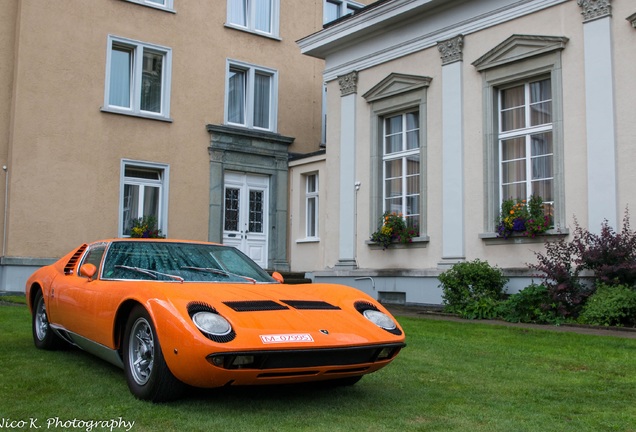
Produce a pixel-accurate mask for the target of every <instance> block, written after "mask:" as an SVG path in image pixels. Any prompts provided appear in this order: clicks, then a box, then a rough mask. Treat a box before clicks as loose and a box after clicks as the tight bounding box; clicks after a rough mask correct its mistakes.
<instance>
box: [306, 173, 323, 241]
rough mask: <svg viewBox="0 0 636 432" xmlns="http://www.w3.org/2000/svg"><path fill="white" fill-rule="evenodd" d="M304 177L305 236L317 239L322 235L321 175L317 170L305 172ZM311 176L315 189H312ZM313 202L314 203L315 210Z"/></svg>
mask: <svg viewBox="0 0 636 432" xmlns="http://www.w3.org/2000/svg"><path fill="white" fill-rule="evenodd" d="M303 177H304V180H305V238H307V239H311V240H316V239H318V238H319V237H320V234H319V230H318V228H319V220H320V219H319V215H320V212H319V209H320V183H319V180H320V177H319V176H318V173H317V172H314V173H308V174H305V175H304V176H303ZM310 178H313V184H314V185H315V189H314V190H310V185H311V183H312V182H311V181H310ZM311 202H313V203H314V204H313V211H312V206H311V204H310V203H311ZM312 222H313V223H312Z"/></svg>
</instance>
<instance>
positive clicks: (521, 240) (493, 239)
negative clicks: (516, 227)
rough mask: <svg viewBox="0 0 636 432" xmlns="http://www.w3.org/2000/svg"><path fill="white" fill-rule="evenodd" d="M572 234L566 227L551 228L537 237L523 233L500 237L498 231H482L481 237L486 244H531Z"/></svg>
mask: <svg viewBox="0 0 636 432" xmlns="http://www.w3.org/2000/svg"><path fill="white" fill-rule="evenodd" d="M568 234H570V230H568V229H567V228H566V229H551V230H548V231H546V232H544V233H543V234H539V235H537V236H535V237H526V236H524V235H522V234H513V235H512V236H510V237H508V238H503V237H498V236H497V233H494V232H491V233H482V234H479V238H480V239H482V240H483V241H484V243H485V244H486V246H494V245H506V244H508V245H509V244H529V243H545V241H546V240H548V239H550V238H552V239H554V238H559V237H565V236H567V235H568Z"/></svg>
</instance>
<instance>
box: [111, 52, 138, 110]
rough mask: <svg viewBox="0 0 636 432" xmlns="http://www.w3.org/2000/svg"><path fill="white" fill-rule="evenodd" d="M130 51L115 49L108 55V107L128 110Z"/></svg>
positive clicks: (130, 70) (130, 68) (130, 72)
mask: <svg viewBox="0 0 636 432" xmlns="http://www.w3.org/2000/svg"><path fill="white" fill-rule="evenodd" d="M132 55H133V52H132V50H130V49H128V48H122V47H115V46H113V49H112V51H111V54H110V86H109V96H108V102H109V104H110V105H114V106H120V107H126V108H130V82H131V74H132Z"/></svg>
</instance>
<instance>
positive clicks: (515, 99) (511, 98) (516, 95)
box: [501, 85, 525, 110]
mask: <svg viewBox="0 0 636 432" xmlns="http://www.w3.org/2000/svg"><path fill="white" fill-rule="evenodd" d="M524 99H525V96H524V86H522V85H520V86H517V87H512V88H509V89H505V90H501V109H502V110H508V109H511V108H518V107H522V106H523V105H524Z"/></svg>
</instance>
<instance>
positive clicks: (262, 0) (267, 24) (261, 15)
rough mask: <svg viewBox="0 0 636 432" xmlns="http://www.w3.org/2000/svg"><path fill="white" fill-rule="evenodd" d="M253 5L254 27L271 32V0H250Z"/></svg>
mask: <svg viewBox="0 0 636 432" xmlns="http://www.w3.org/2000/svg"><path fill="white" fill-rule="evenodd" d="M252 1H253V5H254V28H255V29H256V30H260V31H262V32H265V33H271V32H272V0H252Z"/></svg>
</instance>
